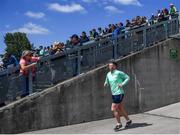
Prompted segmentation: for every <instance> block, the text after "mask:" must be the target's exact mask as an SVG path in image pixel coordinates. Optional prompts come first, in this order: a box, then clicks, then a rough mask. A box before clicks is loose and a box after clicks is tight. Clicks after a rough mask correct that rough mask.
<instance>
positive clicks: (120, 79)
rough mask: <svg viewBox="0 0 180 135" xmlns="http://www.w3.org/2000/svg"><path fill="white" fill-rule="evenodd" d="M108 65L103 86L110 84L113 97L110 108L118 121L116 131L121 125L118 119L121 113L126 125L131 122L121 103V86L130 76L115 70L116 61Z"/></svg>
mask: <svg viewBox="0 0 180 135" xmlns="http://www.w3.org/2000/svg"><path fill="white" fill-rule="evenodd" d="M108 67H109V70H110V72H109V73H108V74H107V76H106V80H105V83H104V86H110V88H111V93H112V99H113V103H112V107H111V110H112V112H113V114H114V116H115V118H116V120H117V122H118V123H117V125H116V127H115V128H114V130H115V131H118V130H119V129H120V128H121V127H122V124H121V119H120V117H121V114H122V116H124V117H125V119H126V120H127V122H126V127H128V126H129V125H130V124H131V123H132V121H131V120H130V119H129V117H128V114H127V113H126V111H125V109H124V106H123V104H122V101H123V98H124V90H123V86H124V85H126V84H127V83H128V81H129V80H130V78H129V76H128V75H127V74H125V73H124V72H122V71H119V70H117V63H116V62H110V63H109V65H108Z"/></svg>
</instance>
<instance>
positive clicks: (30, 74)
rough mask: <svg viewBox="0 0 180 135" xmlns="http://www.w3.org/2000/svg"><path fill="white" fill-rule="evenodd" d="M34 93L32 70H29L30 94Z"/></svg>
mask: <svg viewBox="0 0 180 135" xmlns="http://www.w3.org/2000/svg"><path fill="white" fill-rule="evenodd" d="M32 93H33V75H32V69H30V70H29V94H32Z"/></svg>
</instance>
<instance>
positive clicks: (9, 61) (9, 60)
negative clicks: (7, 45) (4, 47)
mask: <svg viewBox="0 0 180 135" xmlns="http://www.w3.org/2000/svg"><path fill="white" fill-rule="evenodd" d="M3 63H4V65H3V66H4V67H5V68H8V66H11V65H13V66H14V67H16V66H18V65H19V62H18V60H17V59H16V57H15V56H14V55H12V54H9V53H5V54H4V58H3Z"/></svg>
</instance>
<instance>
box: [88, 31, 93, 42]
mask: <svg viewBox="0 0 180 135" xmlns="http://www.w3.org/2000/svg"><path fill="white" fill-rule="evenodd" d="M89 35H90V36H89V39H90V40H94V35H93V32H92V31H89Z"/></svg>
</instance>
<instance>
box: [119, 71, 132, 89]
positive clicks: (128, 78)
mask: <svg viewBox="0 0 180 135" xmlns="http://www.w3.org/2000/svg"><path fill="white" fill-rule="evenodd" d="M120 76H121V77H122V78H123V80H124V81H123V82H122V83H121V84H119V87H123V86H125V85H126V84H127V83H128V82H129V80H130V77H129V76H128V75H127V74H125V73H124V72H122V73H121V74H120Z"/></svg>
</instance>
